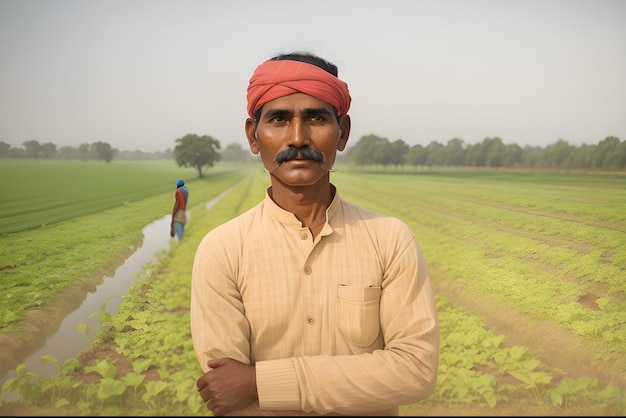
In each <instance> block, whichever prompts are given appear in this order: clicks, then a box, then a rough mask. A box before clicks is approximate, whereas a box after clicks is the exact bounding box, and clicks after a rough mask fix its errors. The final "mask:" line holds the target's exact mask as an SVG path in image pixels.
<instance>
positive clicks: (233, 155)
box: [220, 143, 252, 163]
mask: <svg viewBox="0 0 626 418" xmlns="http://www.w3.org/2000/svg"><path fill="white" fill-rule="evenodd" d="M251 154H252V153H251V152H250V150H244V149H243V147H242V146H241V145H240V144H236V143H233V144H229V145H227V146H226V148H224V150H223V151H222V153H221V157H220V158H221V161H230V162H233V163H245V162H246V161H248V160H249V156H250V155H251Z"/></svg>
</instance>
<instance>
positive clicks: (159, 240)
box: [0, 189, 231, 387]
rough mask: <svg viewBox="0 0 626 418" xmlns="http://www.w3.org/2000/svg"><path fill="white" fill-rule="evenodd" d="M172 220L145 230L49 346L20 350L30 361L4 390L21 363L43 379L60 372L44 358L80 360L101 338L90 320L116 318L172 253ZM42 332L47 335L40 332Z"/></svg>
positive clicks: (1, 380) (96, 324)
mask: <svg viewBox="0 0 626 418" xmlns="http://www.w3.org/2000/svg"><path fill="white" fill-rule="evenodd" d="M230 190H231V189H228V190H226V191H225V192H223V193H222V194H220V195H218V196H217V197H215V198H214V199H212V200H211V201H209V202H208V203H207V204H206V210H209V209H210V208H211V207H212V206H213V205H214V204H215V203H217V202H218V201H219V200H220V199H221V198H222V197H223V196H224V195H226V194H227V193H228V192H230ZM189 218H191V213H188V219H189ZM170 219H171V215H170V214H168V215H166V216H164V217H163V218H161V219H159V220H157V221H154V222H152V223H150V224H148V225H147V226H145V227H144V228H143V230H142V232H143V236H144V238H143V243H142V245H141V246H140V247H138V248H137V250H136V251H135V252H133V253H132V254H131V255H130V256H129V257H128V258H127V259H126V261H125V262H124V263H122V264H121V265H120V266H119V267H118V268H117V269H116V270H115V273H114V274H113V275H112V276H105V277H104V279H103V281H102V283H100V284H99V285H98V286H97V287H96V288H95V290H94V291H93V292H92V293H89V294H88V295H87V296H86V297H85V299H84V300H83V302H82V304H81V305H80V306H79V307H78V308H77V309H76V310H74V311H73V312H71V313H70V314H68V315H67V316H65V318H63V319H62V321H61V324H60V325H59V327H58V329H57V331H56V332H55V333H54V334H52V335H50V336H48V338H47V339H46V340H45V342H43V346H42V345H41V344H42V343H39V344H38V342H39V341H38V340H37V341H35V342H32V341H31V343H30V344H28V343H26V344H23V345H22V346H21V347H17V350H18V353H19V355H18V356H17V357H18V358H19V356H22V357H21V358H26V360H25V361H19V362H17V364H14V365H11V366H12V368H11V370H10V371H9V372H7V373H5V374H4V376H1V377H0V387H2V385H3V384H4V382H5V381H6V380H8V379H10V378H13V377H15V376H16V373H15V368H16V367H17V366H18V365H19V364H21V363H24V364H26V369H27V370H28V371H29V372H33V373H36V374H38V375H40V376H51V375H52V374H54V372H55V371H56V368H55V367H54V365H51V364H49V365H46V366H42V364H41V357H42V356H44V355H46V354H49V355H52V356H54V357H55V358H56V359H57V360H58V361H59V362H61V363H63V362H64V361H65V360H67V359H70V358H73V357H76V356H77V355H78V353H80V352H81V351H82V350H83V349H85V348H86V347H87V346H88V344H89V341H90V339H92V338H93V336H94V335H95V334H97V332H98V329H99V324H100V323H99V321H100V320H99V316H98V315H94V316H92V317H91V318H90V316H91V315H92V314H93V313H96V312H97V313H101V312H102V310H103V306H104V311H106V312H110V313H111V314H113V315H115V314H116V313H117V309H118V308H119V306H120V304H121V303H122V296H124V295H125V294H126V293H127V292H128V290H129V289H130V287H131V286H132V285H133V284H134V283H136V278H137V277H138V275H139V274H140V273H141V272H142V271H143V270H144V267H145V266H146V264H147V263H150V262H154V261H156V259H157V254H158V253H160V252H161V251H163V250H168V249H169V247H170V244H171V243H172V242H175V240H174V239H173V238H170V235H169V229H170ZM79 324H85V325H88V326H92V329H91V331H90V332H89V335H85V334H83V333H81V332H80V331H79V330H78V329H77V326H78V325H79ZM54 325H56V324H54ZM38 332H45V331H43V330H38ZM53 332H54V331H53Z"/></svg>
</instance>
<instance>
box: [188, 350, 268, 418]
mask: <svg viewBox="0 0 626 418" xmlns="http://www.w3.org/2000/svg"><path fill="white" fill-rule="evenodd" d="M207 366H209V367H210V368H212V369H213V370H210V371H208V372H206V373H205V374H203V375H202V376H201V377H200V378H199V379H198V380H197V381H196V385H197V386H198V392H200V396H201V397H202V400H203V401H204V402H205V403H206V407H207V408H208V409H209V410H210V411H211V412H212V413H213V415H215V416H218V415H225V414H227V413H229V412H232V411H236V410H238V409H241V408H245V407H246V406H248V405H250V404H251V403H252V402H254V401H255V400H256V399H257V398H258V394H257V389H256V368H255V367H254V366H248V365H246V364H244V363H242V362H240V361H237V360H233V359H231V358H221V359H217V360H209V361H208V362H207Z"/></svg>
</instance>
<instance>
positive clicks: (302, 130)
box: [287, 117, 311, 148]
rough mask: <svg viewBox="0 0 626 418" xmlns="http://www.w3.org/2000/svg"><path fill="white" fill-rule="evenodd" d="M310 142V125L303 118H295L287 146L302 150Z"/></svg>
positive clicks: (291, 124) (290, 126) (288, 134)
mask: <svg viewBox="0 0 626 418" xmlns="http://www.w3.org/2000/svg"><path fill="white" fill-rule="evenodd" d="M310 142H311V132H310V130H309V127H308V125H307V124H306V123H305V122H304V121H303V120H302V119H301V118H298V117H295V118H293V119H292V120H291V123H290V124H289V129H288V132H287V145H288V146H294V147H297V148H300V147H302V146H303V145H309V143H310Z"/></svg>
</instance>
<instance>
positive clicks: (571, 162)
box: [0, 134, 626, 177]
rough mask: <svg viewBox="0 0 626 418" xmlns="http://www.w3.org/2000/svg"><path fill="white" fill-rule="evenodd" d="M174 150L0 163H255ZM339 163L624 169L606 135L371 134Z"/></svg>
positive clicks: (32, 153) (11, 152)
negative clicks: (443, 139)
mask: <svg viewBox="0 0 626 418" xmlns="http://www.w3.org/2000/svg"><path fill="white" fill-rule="evenodd" d="M175 143H176V146H175V148H174V150H173V151H172V150H171V149H167V150H166V151H164V152H152V153H151V152H144V151H139V150H136V151H119V150H117V149H114V148H112V147H111V145H110V144H108V143H106V142H102V141H98V142H94V143H92V144H87V143H85V144H81V145H79V146H78V147H71V146H66V147H61V148H58V149H57V146H56V145H55V144H53V143H50V142H48V143H44V144H41V143H39V142H38V141H37V140H30V141H25V142H24V143H23V148H14V147H11V146H10V145H9V144H7V143H5V142H1V141H0V158H34V159H66V160H90V159H91V160H103V161H106V162H110V161H112V160H113V159H114V158H117V159H119V160H170V159H174V160H175V161H176V162H177V164H178V165H179V166H180V167H193V168H196V169H197V170H198V175H199V176H200V177H202V176H203V173H204V169H205V168H207V167H212V166H213V165H214V164H215V163H216V162H218V161H229V162H242V163H247V162H251V161H257V160H258V158H255V157H256V156H254V155H252V153H251V152H250V151H249V150H248V149H247V148H245V149H244V148H243V147H242V146H241V145H240V144H236V143H233V144H230V145H228V146H226V147H225V148H224V149H223V150H221V144H220V141H218V140H217V139H215V138H212V137H210V136H208V135H203V136H198V135H196V134H187V135H185V136H183V137H181V138H178V139H176V141H175ZM338 158H339V159H340V161H347V162H348V163H350V164H353V165H358V166H367V165H379V166H383V167H387V166H396V167H399V166H407V165H408V166H415V167H418V166H422V167H434V166H439V167H446V166H448V167H488V168H499V167H503V168H528V169H557V170H561V169H566V170H604V171H623V170H625V169H626V141H620V140H619V138H617V137H614V136H609V137H606V138H605V139H603V140H602V141H600V142H599V143H598V144H595V145H593V144H592V145H587V144H583V145H580V146H574V145H571V144H569V143H568V142H567V141H565V140H562V139H561V140H558V141H557V142H556V143H554V144H551V145H547V146H545V147H540V146H529V145H527V146H525V147H521V146H519V145H517V144H505V143H504V142H503V141H502V139H500V138H498V137H494V138H485V139H483V141H482V142H479V143H476V144H466V143H465V142H464V141H463V140H461V139H459V138H453V139H451V140H449V141H448V142H447V143H446V144H442V143H440V142H437V141H432V142H431V143H429V144H428V145H426V146H423V145H421V144H416V145H413V146H410V145H408V144H406V143H405V142H404V141H403V140H402V139H397V140H395V141H393V142H392V141H389V139H387V138H383V137H379V136H377V135H366V136H363V137H361V138H360V139H359V140H358V141H357V142H356V144H354V145H353V146H351V147H349V148H348V149H347V150H346V151H345V152H344V153H342V154H339V157H338Z"/></svg>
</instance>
